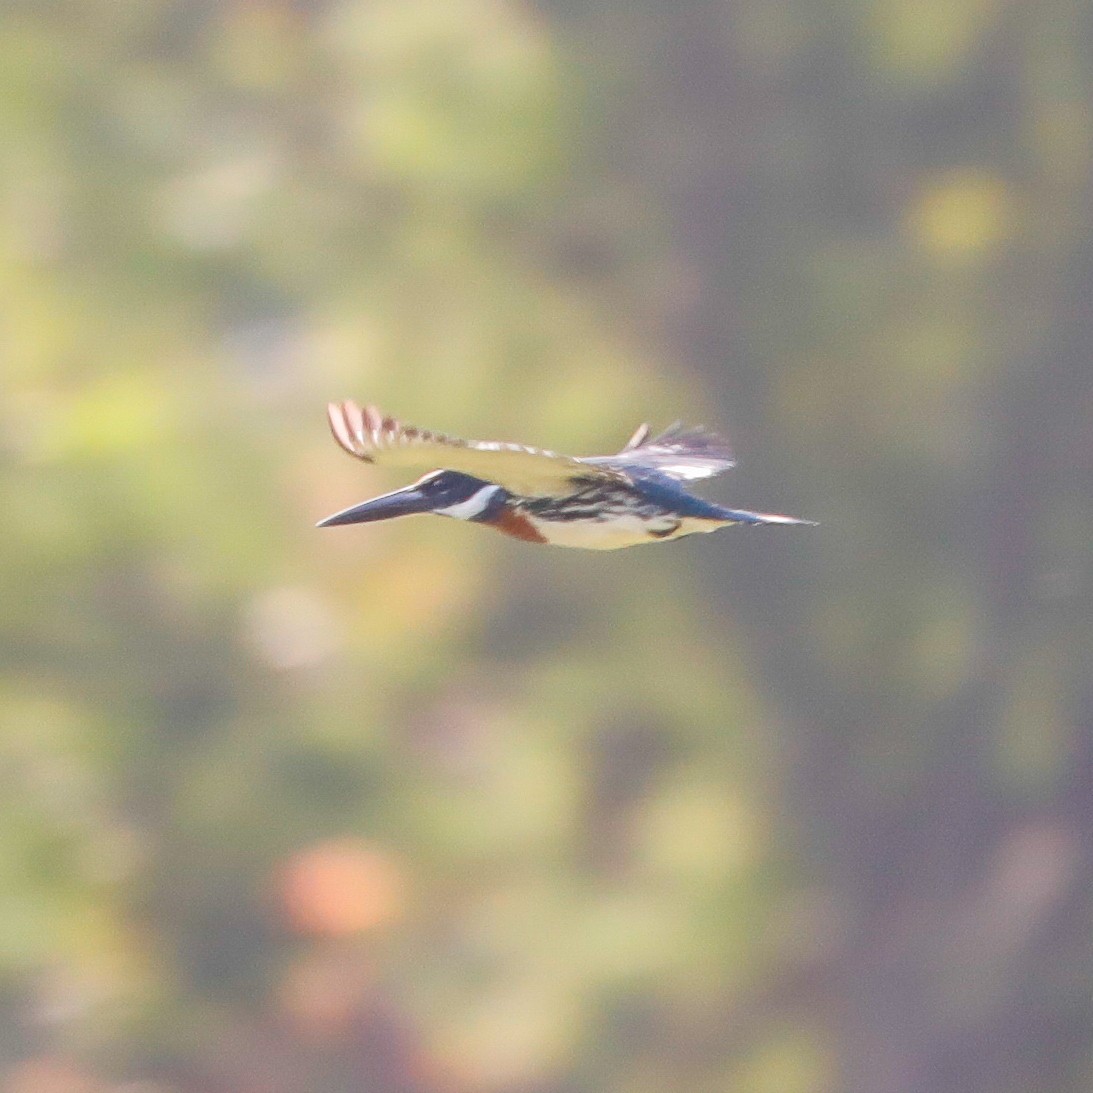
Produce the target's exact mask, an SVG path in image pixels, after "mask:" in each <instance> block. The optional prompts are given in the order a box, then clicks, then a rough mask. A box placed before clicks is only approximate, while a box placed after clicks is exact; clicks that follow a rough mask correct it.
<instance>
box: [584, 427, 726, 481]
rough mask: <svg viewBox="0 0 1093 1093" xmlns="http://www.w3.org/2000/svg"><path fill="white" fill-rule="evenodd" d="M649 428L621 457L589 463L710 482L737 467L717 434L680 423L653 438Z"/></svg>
mask: <svg viewBox="0 0 1093 1093" xmlns="http://www.w3.org/2000/svg"><path fill="white" fill-rule="evenodd" d="M649 432H650V430H649V426H648V425H641V426H639V428H638V430H637V432H636V433H634V435H633V436H632V437H631V438H630V440H629V442H628V443H627V445H626V447H625V448H623V450H622V451H621V452H619V453H618V455H606V456H596V457H594V458H592V459H589V460H588V462H590V463H595V464H597V465H600V466H608V467H615V468H617V469H621V470H623V471H624V472H625V471H626V469H627V468H633V469H634V470H635V471H643V470H644V471H655V472H657V473H659V474H663V475H667V476H668V477H669V478H675V479H676V480H678V481H687V480H690V479H694V478H709V477H710V476H711V475H715V474H721V473H722V472H723V471H727V470H728V469H729V468H730V467H732V466H733V465H734V462H735V461H734V460H733V457H732V452H731V451H730V450H729V445H728V443H727V442H726V441H725V440H724V439H723V438H721V437H719V436H718V435H717V434H716V433H710V432H707V431H706V430H705V429H701V428H687V427H685V426H683V425H681V424H679V423H676V424H675V425H673V426H672V427H671V428H669V429H666V430H665V431H664V432H663V433H661V434H660V435H659V436H657V437H653V438H652V439H650V438H649Z"/></svg>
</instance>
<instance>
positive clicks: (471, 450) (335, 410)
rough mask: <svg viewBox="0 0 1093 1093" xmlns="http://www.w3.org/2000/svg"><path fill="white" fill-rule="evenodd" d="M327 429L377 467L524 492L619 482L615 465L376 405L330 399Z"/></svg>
mask: <svg viewBox="0 0 1093 1093" xmlns="http://www.w3.org/2000/svg"><path fill="white" fill-rule="evenodd" d="M327 416H328V417H329V418H330V431H331V432H332V433H333V434H334V439H335V440H336V441H337V442H338V443H339V444H340V445H341V446H342V448H344V449H345V450H346V451H347V452H348V453H349V454H350V455H352V456H356V458H357V459H362V460H364V461H365V462H366V463H375V464H376V465H377V466H381V467H404V468H406V469H411V470H418V471H426V470H433V469H435V468H443V469H445V470H452V471H460V472H462V473H463V474H469V475H473V476H474V477H476V478H481V479H483V480H484V481H487V482H495V483H497V484H498V485H499V486H503V487H504V488H505V489H506V490H508V491H509V492H510V493H515V494H519V495H521V496H524V497H537V496H549V495H552V494H557V493H558V492H559V491H560V490H565V489H566V488H567V487H569V486H571V485H572V483H573V482H575V481H577V482H588V481H594V480H597V479H599V480H602V481H621V480H625V475H624V474H623V473H622V472H621V471H619V470H616V469H614V468H611V467H606V466H594V465H590V464H588V463H586V462H584V461H583V460H579V459H574V458H573V457H572V456H567V455H558V454H557V453H556V452H549V451H545V450H544V449H541V448H529V447H525V446H524V445H522V444H508V443H505V442H502V441H480V440H461V439H459V438H458V437H452V436H445V435H444V434H443V433H433V432H429V431H428V430H426V429H418V428H415V427H414V426H413V425H403V424H402V423H401V422H399V421H397V420H395V419H394V418H392V417H385V416H384V415H383V414H381V413H380V411H379V410H378V409H376V407H375V406H365V407H364V408H363V409H362V408H361V407H360V406H358V405H357V404H356V403H355V402H352V401H348V400H347V401H345V402H332V403H330V405H329V406H328V407H327Z"/></svg>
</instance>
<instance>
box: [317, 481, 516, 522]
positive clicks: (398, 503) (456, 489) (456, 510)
mask: <svg viewBox="0 0 1093 1093" xmlns="http://www.w3.org/2000/svg"><path fill="white" fill-rule="evenodd" d="M507 496H508V495H507V494H506V492H505V490H503V489H502V488H501V487H500V486H496V485H494V484H493V483H492V482H484V481H483V480H482V479H481V478H473V477H472V476H471V475H469V474H461V473H460V472H459V471H432V472H431V473H430V474H427V475H425V477H424V478H419V479H418V480H417V481H416V482H415V483H414V484H413V485H412V486H406V487H404V488H403V489H401V490H394V491H393V492H392V493H385V494H383V496H382V497H374V498H372V500H371V501H363V502H361V504H359V505H353V506H352V507H351V508H348V509H343V510H342V511H341V512H336V513H334V515H333V516H328V517H327V518H326V519H325V520H320V521H319V523H318V525H317V526H318V527H321V528H326V527H333V526H335V525H337V524H367V523H370V522H372V521H374V520H389V519H391V518H392V517H394V516H412V515H414V514H415V513H426V512H431V513H435V514H436V515H437V516H451V517H453V518H454V519H456V520H476V521H480V522H489V521H490V520H491V519H492V518H493V517H494V516H496V515H497V514H498V513H499V512H500V510H501V509H502V508H503V507H504V504H505V499H506V497H507Z"/></svg>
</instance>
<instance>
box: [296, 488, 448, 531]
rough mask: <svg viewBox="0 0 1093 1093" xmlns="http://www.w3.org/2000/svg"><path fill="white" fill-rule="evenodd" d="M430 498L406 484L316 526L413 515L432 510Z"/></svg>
mask: <svg viewBox="0 0 1093 1093" xmlns="http://www.w3.org/2000/svg"><path fill="white" fill-rule="evenodd" d="M430 511H431V505H430V503H429V500H428V498H427V497H426V496H425V495H424V494H423V493H422V492H421V490H419V489H418V488H417V487H416V486H406V487H405V488H404V489H401V490H394V491H393V492H392V493H385V494H383V496H382V497H373V498H372V500H371V501H362V502H361V503H360V504H359V505H353V506H352V507H350V508H347V509H342V511H341V512H336V513H334V515H333V516H328V517H327V518H326V519H325V520H320V521H319V522H318V523H317V524H316V525H315V526H316V527H320V528H329V527H335V526H336V525H338V524H369V523H371V522H372V521H373V520H390V519H392V518H393V517H395V516H412V515H414V513H419V512H430Z"/></svg>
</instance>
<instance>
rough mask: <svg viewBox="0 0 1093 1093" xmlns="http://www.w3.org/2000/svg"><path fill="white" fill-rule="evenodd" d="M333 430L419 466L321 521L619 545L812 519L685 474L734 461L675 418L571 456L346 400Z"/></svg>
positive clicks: (336, 405)
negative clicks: (403, 523) (412, 421)
mask: <svg viewBox="0 0 1093 1093" xmlns="http://www.w3.org/2000/svg"><path fill="white" fill-rule="evenodd" d="M327 415H328V417H329V420H330V430H331V432H332V433H333V434H334V439H335V440H336V441H337V442H338V444H339V445H340V446H341V447H342V448H344V449H345V451H347V452H348V453H349V454H350V455H352V456H355V457H356V458H357V459H360V460H363V461H364V462H365V463H374V464H376V465H377V466H381V467H382V466H386V467H394V468H406V469H412V470H418V471H421V470H425V469H426V468H429V470H428V473H427V474H425V475H424V476H423V477H421V478H419V479H418V480H417V481H416V482H414V483H413V484H411V485H409V486H405V487H404V488H402V489H398V490H394V491H393V492H391V493H385V494H383V495H382V496H380V497H375V498H372V499H371V500H368V501H364V502H362V503H360V504H357V505H352V506H350V507H349V508H346V509H343V510H342V511H341V512H336V513H334V514H333V515H332V516H328V517H326V518H325V519H324V520H320V521H319V523H318V524H317V525H316V526H317V527H335V526H339V525H346V524H363V523H369V522H372V521H375V520H388V519H391V518H393V517H397V516H410V515H413V514H415V513H434V514H436V515H438V516H447V517H450V518H453V519H456V520H467V521H470V522H471V523H475V524H482V525H485V526H487V527H492V528H496V529H497V530H498V531H501V532H503V533H504V534H506V535H508V536H511V537H512V538H514V539H521V540H524V541H525V542H529V543H545V544H547V545H550V546H564V547H578V548H584V549H588V550H617V549H619V548H621V547H629V546H637V545H638V544H641V543H655V542H664V541H667V540H671V539H680V538H682V537H683V536H685V535H693V534H695V533H698V532H709V531H716V530H717V529H718V528H722V527H729V526H732V525H746V526H752V527H755V526H760V525H765V524H793V525H813V524H814V521H811V520H801V519H798V518H797V517H795V516H781V515H778V514H776V513H767V512H748V511H747V510H744V509H729V508H724V507H723V506H721V505H716V504H714V503H713V502H711V501H706V500H704V499H703V498H701V497H698V496H696V495H695V494H693V493H691V492H690V491H689V490H688V489H687V488H686V485H685V484H686V483H688V482H690V481H693V480H696V479H702V478H709V477H711V476H712V475H716V474H721V473H722V472H723V471H727V470H728V469H729V468H730V467H732V466H734V460H733V457H732V453H731V452H730V450H729V447H728V444H727V443H726V442H725V441H724V440H723V439H722V438H721V437H719V436H718V435H717V434H716V433H712V432H708V431H707V430H705V429H703V428H688V427H685V426H683V425H682V424H679V423H676V424H675V425H672V426H671V427H670V428H668V429H667V430H665V431H664V432H662V433H660V434H659V435H657V436H653V435H652V430H651V429H650V427H649V426H648V425H647V424H645V425H641V426H639V428H638V429H637V431H636V432H635V433H634V435H633V436H632V437H631V438H630V440H629V441H628V443H627V444H626V446H625V447H624V448H623V449H622V450H621V451H620V452H618V453H617V454H616V455H602V456H585V457H583V458H578V457H575V456H569V455H559V454H558V453H556V452H551V451H547V450H545V449H542V448H531V447H526V446H524V445H522V444H510V443H506V442H502V441H478V440H460V439H458V438H457V437H451V436H445V435H444V434H442V433H434V432H429V431H428V430H425V429H418V428H415V427H414V426H412V425H404V424H402V423H401V422H399V421H397V420H396V419H395V418H392V417H387V416H385V415H384V414H382V413H381V412H380V411H379V410H378V409H377V408H376V407H375V406H365V407H364V408H363V409H362V408H361V407H360V406H358V405H357V404H356V403H355V402H353V401H348V400H347V401H344V402H332V403H330V404H329V406H328V408H327Z"/></svg>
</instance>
